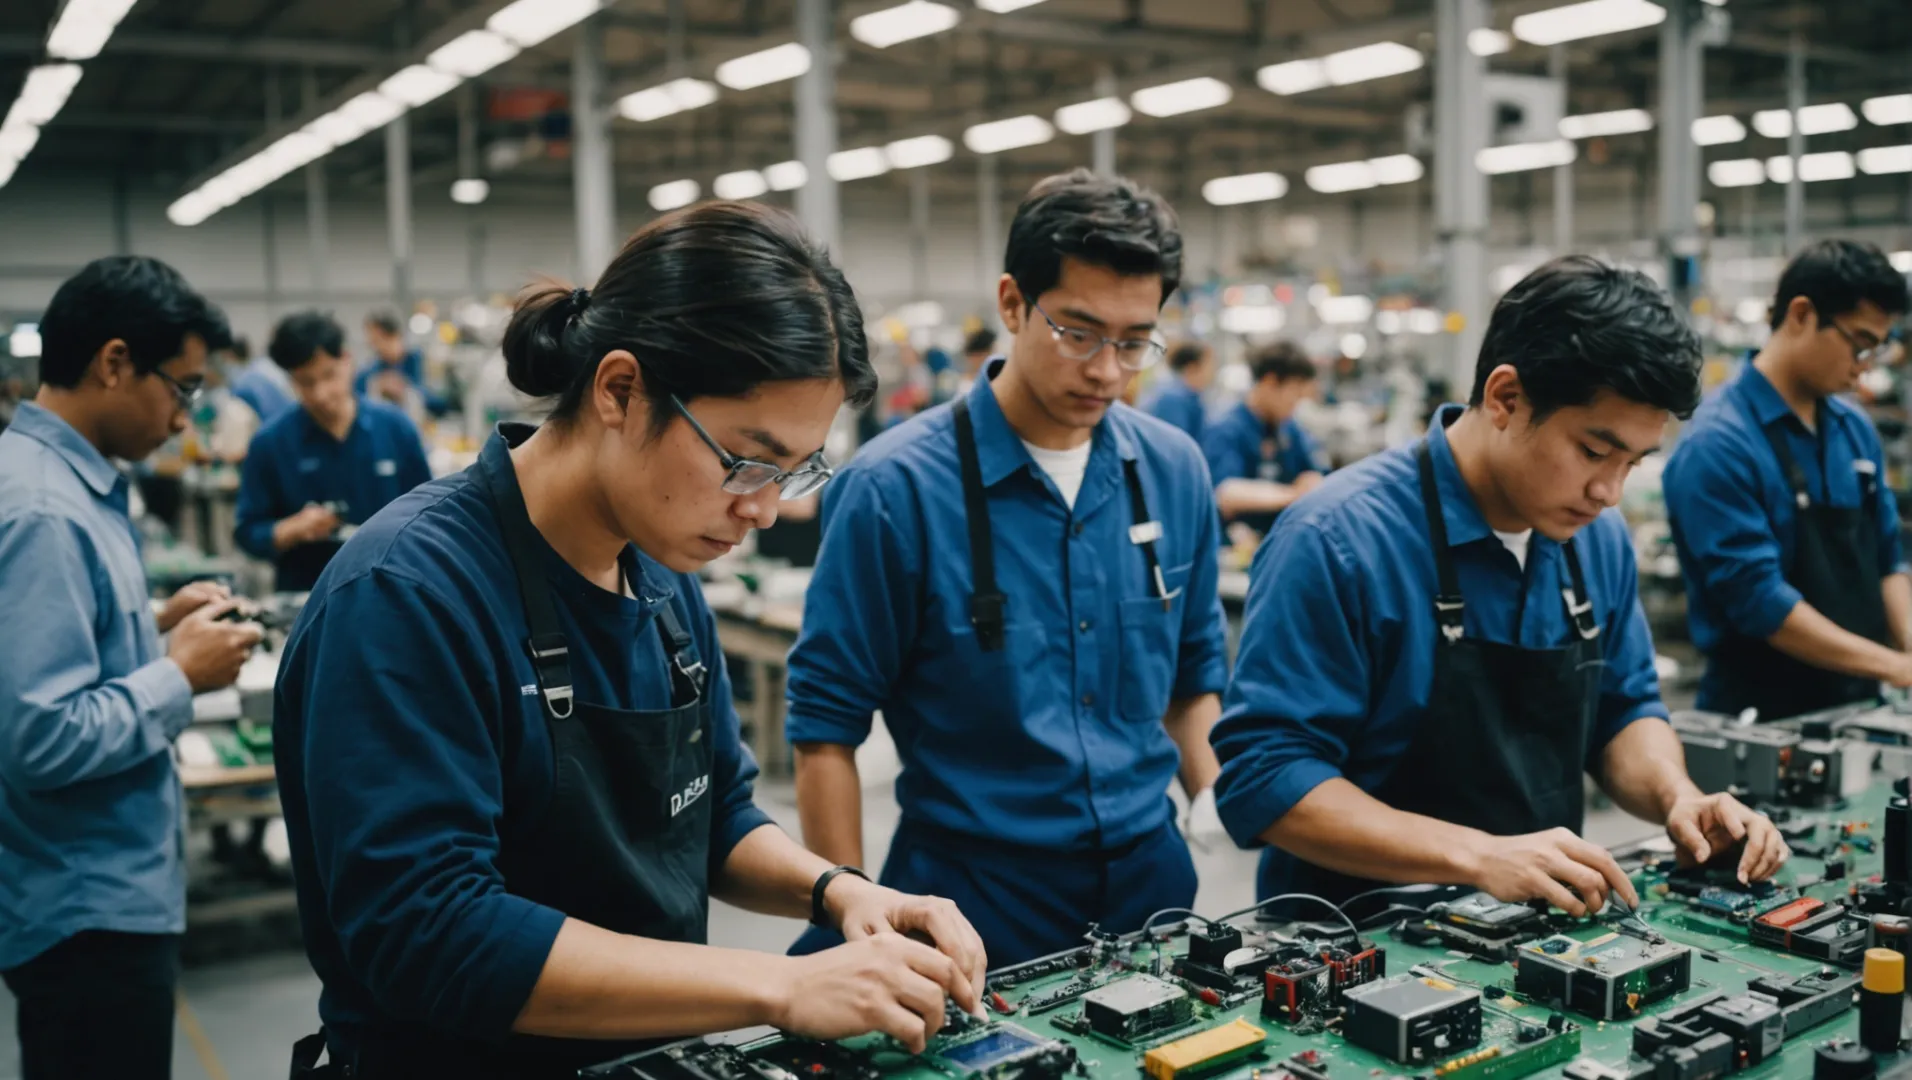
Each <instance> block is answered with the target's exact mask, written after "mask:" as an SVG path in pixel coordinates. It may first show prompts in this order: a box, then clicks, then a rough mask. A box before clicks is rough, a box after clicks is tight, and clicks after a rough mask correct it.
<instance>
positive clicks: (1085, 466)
mask: <svg viewBox="0 0 1912 1080" xmlns="http://www.w3.org/2000/svg"><path fill="white" fill-rule="evenodd" d="M1094 444H1095V440H1093V439H1085V440H1083V443H1082V445H1081V446H1078V447H1075V448H1074V449H1071V450H1046V449H1044V448H1042V447H1040V446H1037V445H1035V444H1034V443H1031V442H1029V441H1028V440H1026V439H1025V440H1023V444H1022V445H1023V449H1025V450H1028V451H1029V456H1030V457H1031V458H1032V459H1034V460H1035V463H1036V464H1037V465H1039V466H1041V467H1042V471H1043V472H1046V473H1048V474H1049V479H1051V480H1054V481H1055V482H1056V490H1057V491H1060V492H1062V501H1063V502H1066V503H1068V504H1069V509H1071V510H1074V509H1075V501H1076V492H1078V491H1081V490H1082V478H1083V477H1084V476H1086V475H1088V472H1089V450H1090V448H1091V447H1093V446H1094Z"/></svg>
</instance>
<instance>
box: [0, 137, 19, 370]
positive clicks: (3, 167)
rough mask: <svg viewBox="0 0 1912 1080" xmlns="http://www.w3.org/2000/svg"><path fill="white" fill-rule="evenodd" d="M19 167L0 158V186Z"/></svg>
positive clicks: (2, 185) (17, 354) (15, 163)
mask: <svg viewBox="0 0 1912 1080" xmlns="http://www.w3.org/2000/svg"><path fill="white" fill-rule="evenodd" d="M19 168H20V163H19V162H17V161H8V160H7V159H6V158H0V188H3V187H6V186H7V184H8V182H10V181H11V180H12V179H13V174H14V173H15V172H17V171H18V170H19ZM13 355H15V356H22V355H24V354H23V353H18V352H16V353H14V354H13Z"/></svg>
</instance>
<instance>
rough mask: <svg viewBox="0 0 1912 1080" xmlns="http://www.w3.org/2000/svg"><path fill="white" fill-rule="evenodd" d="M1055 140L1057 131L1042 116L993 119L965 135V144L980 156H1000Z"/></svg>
mask: <svg viewBox="0 0 1912 1080" xmlns="http://www.w3.org/2000/svg"><path fill="white" fill-rule="evenodd" d="M1055 137H1056V129H1055V128H1053V127H1051V126H1050V125H1049V121H1047V120H1044V119H1043V118H1042V117H1040V116H1030V115H1027V114H1025V115H1022V116H1012V117H1010V118H1009V119H1007V120H991V121H990V122H989V123H986V124H977V125H975V126H974V127H971V128H970V129H969V130H967V131H965V132H963V145H964V146H967V147H969V149H970V150H971V151H973V152H974V153H978V154H999V153H1002V152H1003V151H1005V150H1020V149H1022V148H1023V147H1025V146H1036V145H1039V144H1041V143H1046V142H1048V141H1049V140H1050V139H1053V138H1055Z"/></svg>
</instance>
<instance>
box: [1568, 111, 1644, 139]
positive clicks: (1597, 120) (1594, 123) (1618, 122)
mask: <svg viewBox="0 0 1912 1080" xmlns="http://www.w3.org/2000/svg"><path fill="white" fill-rule="evenodd" d="M1652 130H1653V114H1652V113H1650V112H1647V111H1646V110H1645V109H1616V110H1614V111H1613V112H1600V113H1583V114H1581V115H1579V116H1563V117H1561V118H1560V137H1561V138H1563V139H1594V138H1599V137H1601V136H1605V135H1632V134H1635V133H1637V132H1641V131H1652Z"/></svg>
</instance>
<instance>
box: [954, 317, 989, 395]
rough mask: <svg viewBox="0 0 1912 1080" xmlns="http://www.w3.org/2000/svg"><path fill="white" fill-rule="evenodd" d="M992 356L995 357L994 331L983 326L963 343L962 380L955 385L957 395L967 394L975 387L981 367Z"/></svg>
mask: <svg viewBox="0 0 1912 1080" xmlns="http://www.w3.org/2000/svg"><path fill="white" fill-rule="evenodd" d="M994 355H996V332H995V331H994V330H991V329H990V328H989V327H987V326H985V327H982V328H980V329H978V330H977V331H976V332H975V333H973V334H971V335H969V338H968V340H966V341H964V342H963V378H962V381H961V382H960V383H959V384H958V385H957V392H958V393H960V394H967V393H969V391H970V389H971V388H972V387H974V386H975V385H976V380H977V379H980V378H982V374H983V365H984V364H986V363H988V362H989V358H990V357H992V356H994Z"/></svg>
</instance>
